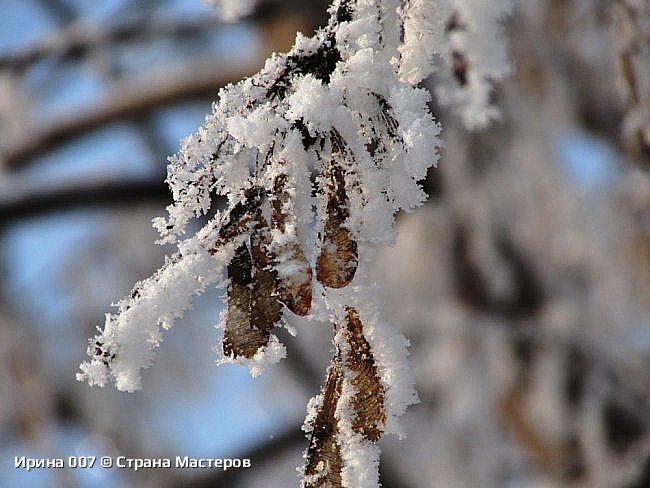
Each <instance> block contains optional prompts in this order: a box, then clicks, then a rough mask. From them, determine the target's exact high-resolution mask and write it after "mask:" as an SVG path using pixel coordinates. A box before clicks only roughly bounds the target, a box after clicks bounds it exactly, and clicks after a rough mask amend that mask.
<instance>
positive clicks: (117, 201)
mask: <svg viewBox="0 0 650 488" xmlns="http://www.w3.org/2000/svg"><path fill="white" fill-rule="evenodd" d="M170 201H171V195H170V193H169V189H168V188H167V185H165V184H164V182H163V181H162V178H161V179H160V180H157V181H137V180H136V181H128V182H121V181H119V182H118V181H111V182H102V183H99V184H90V185H87V186H84V187H80V186H74V187H68V188H63V189H59V190H56V191H52V192H50V193H31V194H29V195H26V196H24V197H22V198H16V199H14V200H12V201H8V202H0V223H1V224H0V230H2V226H4V225H8V224H10V223H12V222H14V221H16V220H20V219H24V218H27V217H33V216H35V215H39V214H42V213H47V212H55V211H60V210H69V209H73V208H90V207H98V206H100V207H103V206H109V207H122V206H127V205H129V206H130V205H133V204H135V203H142V202H156V203H160V204H161V206H162V205H165V204H167V203H169V202H170Z"/></svg>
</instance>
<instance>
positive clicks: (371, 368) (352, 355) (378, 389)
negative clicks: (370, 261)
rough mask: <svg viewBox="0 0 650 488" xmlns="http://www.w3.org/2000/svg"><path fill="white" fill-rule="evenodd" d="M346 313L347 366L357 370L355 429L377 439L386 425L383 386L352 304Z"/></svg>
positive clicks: (372, 438)
mask: <svg viewBox="0 0 650 488" xmlns="http://www.w3.org/2000/svg"><path fill="white" fill-rule="evenodd" d="M346 312H347V313H346V324H345V329H344V333H343V334H344V337H345V341H346V342H347V344H348V346H349V348H350V349H349V351H348V354H347V355H346V358H345V365H346V366H347V367H348V368H349V369H350V370H351V371H353V372H355V373H357V374H356V376H355V377H354V378H352V379H351V380H350V383H351V384H352V386H353V387H354V388H355V389H356V394H355V395H354V397H353V399H352V408H353V410H354V412H355V414H356V415H355V418H354V421H353V423H352V428H353V429H354V431H355V432H357V433H359V434H362V435H363V436H364V437H365V438H366V439H368V440H369V441H372V442H377V441H378V440H379V439H380V438H381V436H382V433H383V431H384V426H385V424H386V410H385V406H384V400H385V392H384V386H383V385H382V384H381V381H380V380H379V375H378V374H377V366H376V364H375V358H374V356H373V354H372V350H371V349H370V344H369V343H368V341H367V340H366V338H365V337H364V335H363V324H362V323H361V320H359V314H358V313H357V311H356V310H355V309H354V308H352V307H346Z"/></svg>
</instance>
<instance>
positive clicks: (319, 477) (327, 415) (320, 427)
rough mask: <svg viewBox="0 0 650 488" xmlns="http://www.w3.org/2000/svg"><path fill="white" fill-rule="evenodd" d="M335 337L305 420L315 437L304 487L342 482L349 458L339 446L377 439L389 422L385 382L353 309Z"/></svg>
mask: <svg viewBox="0 0 650 488" xmlns="http://www.w3.org/2000/svg"><path fill="white" fill-rule="evenodd" d="M337 336H338V337H339V338H340V341H339V343H338V344H337V349H336V352H335V354H334V357H333V358H332V361H331V363H330V367H329V370H328V373H327V380H326V382H325V385H324V386H323V389H322V392H321V395H320V398H319V400H320V401H319V402H318V403H317V407H316V415H315V418H314V420H313V422H312V423H308V424H307V430H309V431H310V434H311V436H310V441H309V447H308V448H307V451H306V452H305V460H306V461H305V479H304V481H303V487H304V488H316V487H322V486H344V485H343V483H342V480H343V479H344V478H346V476H345V475H344V470H345V466H346V462H345V460H344V459H343V454H342V449H341V445H342V444H343V443H344V442H345V439H346V437H350V435H353V436H354V435H359V436H361V442H362V443H375V442H377V441H378V440H379V439H380V438H381V436H382V434H383V432H384V428H385V425H386V406H385V403H384V401H385V396H384V393H385V392H384V386H383V384H382V381H381V379H380V378H379V375H378V372H377V365H376V363H375V358H374V355H373V352H372V350H371V347H370V344H369V343H368V341H367V339H366V338H365V336H364V331H363V324H362V323H361V320H360V319H359V314H358V312H357V311H356V310H355V309H354V308H352V307H346V309H345V318H344V319H343V322H342V324H341V325H340V326H339V332H338V334H337ZM343 392H347V393H348V394H347V395H344V394H343ZM347 412H350V414H348V413H347ZM346 431H347V432H346ZM342 434H343V435H342Z"/></svg>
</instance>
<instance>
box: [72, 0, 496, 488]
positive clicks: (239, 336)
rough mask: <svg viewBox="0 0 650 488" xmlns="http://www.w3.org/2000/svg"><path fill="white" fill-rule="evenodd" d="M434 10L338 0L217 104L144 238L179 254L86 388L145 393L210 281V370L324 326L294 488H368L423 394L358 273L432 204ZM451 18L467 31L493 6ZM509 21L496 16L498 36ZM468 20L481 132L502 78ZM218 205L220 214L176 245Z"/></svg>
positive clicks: (128, 302) (149, 282) (437, 31)
mask: <svg viewBox="0 0 650 488" xmlns="http://www.w3.org/2000/svg"><path fill="white" fill-rule="evenodd" d="M222 3H223V2H222ZM438 3H440V5H443V6H446V5H447V4H446V3H444V2H427V1H420V2H418V1H412V2H401V1H398V0H382V1H369V0H356V1H353V0H335V1H334V2H333V3H332V5H331V7H330V9H329V14H330V18H329V22H328V24H327V25H326V26H325V27H324V28H322V29H320V30H319V31H318V32H317V33H316V35H315V36H314V37H311V38H307V37H305V36H303V35H302V34H298V36H297V38H296V42H295V45H294V46H293V48H292V49H291V50H290V51H289V52H288V53H286V54H274V55H273V56H272V57H271V58H269V59H268V60H267V62H266V64H265V66H264V68H263V69H262V70H261V71H260V72H259V73H257V74H256V75H254V76H252V77H250V78H248V79H245V80H243V81H241V82H240V83H238V84H236V85H230V86H228V87H226V88H225V89H223V90H221V91H220V93H219V100H218V101H217V102H215V103H214V106H213V112H212V114H210V115H209V116H207V117H206V121H205V124H204V125H203V126H202V127H201V128H200V129H199V130H198V131H197V132H196V133H195V134H192V135H190V136H189V137H187V138H186V139H184V140H183V141H182V145H181V150H180V152H179V153H178V154H177V155H175V156H173V157H172V158H170V164H169V166H168V177H167V182H168V184H169V187H170V189H171V191H172V194H173V198H174V203H173V204H172V205H170V206H169V207H168V208H167V211H168V216H167V217H166V218H162V217H161V218H157V219H155V221H154V226H155V227H156V228H157V230H158V231H159V233H160V236H161V239H160V242H161V243H174V244H176V245H177V246H178V252H177V254H176V255H175V256H174V257H173V258H171V259H168V261H167V262H166V264H165V266H163V268H161V269H160V270H159V271H158V272H157V273H156V274H155V275H154V276H152V277H151V278H148V279H146V280H144V281H142V282H140V283H138V284H137V285H136V286H135V288H134V289H133V292H132V294H131V296H130V297H126V298H125V299H123V300H122V301H121V302H120V303H119V304H118V306H119V309H118V312H117V313H115V314H109V315H107V317H106V323H105V326H104V329H103V330H101V331H100V333H99V334H98V335H97V336H96V337H95V338H94V339H92V340H91V342H90V347H89V349H88V354H89V356H90V361H88V362H85V363H83V364H82V365H81V370H82V372H81V373H80V374H79V375H78V378H79V379H80V380H85V381H88V382H89V383H90V384H91V385H100V386H103V385H105V384H107V383H108V382H113V383H115V385H116V386H117V388H118V389H120V390H126V391H133V390H136V389H138V388H140V386H141V378H140V375H141V371H142V370H143V369H145V368H148V367H149V366H150V365H151V362H152V360H153V357H154V354H155V351H156V349H157V348H158V346H159V344H160V342H161V340H162V332H163V330H165V329H168V328H169V327H171V326H172V324H173V321H174V320H175V319H176V318H178V317H180V316H182V314H183V313H184V311H185V310H186V309H187V308H188V307H189V305H190V301H191V297H192V296H193V295H194V294H198V293H201V292H202V291H204V290H205V288H206V287H207V286H211V285H218V286H224V287H226V289H227V293H226V295H227V296H226V300H227V309H226V310H225V311H224V313H223V314H222V317H221V320H220V323H219V328H220V329H221V330H222V331H223V337H222V341H221V345H220V347H218V348H217V352H218V360H219V362H232V363H240V364H245V365H247V366H248V367H249V368H250V370H251V373H252V374H253V375H257V374H259V373H260V372H261V371H262V370H263V369H264V368H265V367H266V366H268V365H270V364H272V363H275V362H277V361H279V360H280V359H281V358H282V357H283V356H284V355H285V349H284V346H283V345H282V344H281V343H280V342H279V340H278V339H277V337H276V335H275V334H274V333H273V332H274V329H275V328H277V327H281V326H282V325H283V324H284V317H285V315H287V314H295V315H299V316H306V317H308V318H309V319H315V320H322V321H327V322H330V323H331V324H332V326H333V342H334V345H335V353H334V356H333V358H332V360H331V364H330V367H329V370H328V373H327V379H326V381H325V385H324V386H323V389H322V392H321V394H320V395H318V396H316V397H315V398H314V399H313V400H312V401H311V402H310V405H309V408H308V416H307V420H306V421H305V426H304V428H305V431H306V432H307V433H308V434H309V438H310V442H309V447H308V448H307V451H306V453H305V467H304V471H303V474H304V480H303V486H305V487H315V486H325V485H328V483H329V485H331V486H346V487H355V488H363V487H376V486H378V476H379V475H378V469H377V466H378V462H379V449H378V447H377V445H376V443H377V441H378V440H379V439H380V438H381V437H382V435H383V434H384V432H388V433H397V434H400V433H401V431H400V428H399V425H398V422H397V419H398V417H399V416H400V415H401V414H402V413H403V412H404V410H405V409H406V407H407V406H408V405H410V404H413V403H415V402H417V401H418V399H417V395H416V393H415V390H414V385H413V376H412V373H411V371H410V369H409V367H408V365H407V362H406V357H407V345H408V342H407V341H406V339H404V337H402V336H401V335H400V334H399V333H397V332H396V331H395V330H394V329H393V328H392V327H391V326H390V325H389V324H387V323H386V322H385V321H384V320H383V319H382V318H381V317H380V316H379V313H378V310H379V307H378V304H377V301H378V300H377V296H378V293H377V292H376V290H375V287H374V285H373V284H372V283H371V282H370V280H369V279H368V268H369V264H370V263H371V261H372V258H373V251H374V249H375V248H376V247H377V246H379V245H390V244H393V243H394V242H395V239H396V236H395V231H394V225H393V224H394V218H395V214H396V213H397V212H399V211H401V210H404V211H410V210H412V209H414V208H416V207H418V206H419V205H421V204H422V203H423V202H424V200H425V199H426V194H425V193H424V191H423V189H422V187H421V185H420V181H421V180H423V179H424V178H425V176H426V172H427V169H428V168H429V167H431V166H432V165H433V164H435V162H436V160H437V157H438V156H437V150H438V148H439V146H440V140H439V132H440V127H439V126H438V124H436V123H435V122H434V120H433V117H432V115H431V113H430V112H429V109H428V102H429V95H428V92H427V91H425V90H424V89H422V88H420V87H419V86H417V84H418V83H419V82H420V81H421V80H422V79H423V78H424V77H425V76H426V75H427V74H428V73H429V72H431V70H432V69H433V68H432V62H433V57H432V55H431V53H432V51H430V50H429V51H426V52H424V53H423V54H421V53H417V52H416V51H418V50H419V49H420V48H422V47H423V46H424V45H425V44H426V43H423V42H421V40H419V39H417V36H415V34H414V29H416V28H418V26H419V25H420V24H419V23H418V22H420V21H422V22H425V23H427V22H431V26H429V27H427V35H428V36H429V37H430V39H437V40H438V41H439V43H440V44H441V47H440V49H442V51H441V52H447V51H448V50H449V46H450V45H452V44H453V42H456V41H452V40H451V39H452V37H453V36H451V35H449V32H450V30H449V29H447V30H444V27H443V24H441V22H439V20H440V19H444V18H446V17H445V16H443V17H440V16H439V15H438V16H436V15H437V14H434V13H433V12H434V11H435V9H436V8H437V7H438V6H439V5H438ZM463 5H464V4H463ZM472 5H473V4H472ZM476 5H477V7H476V8H477V9H479V7H480V5H479V3H478V2H477V4H476ZM447 7H448V9H447V10H442V12H448V13H449V14H450V15H452V14H454V15H456V16H457V17H458V18H459V19H460V18H461V17H462V16H463V14H468V15H475V14H477V13H485V12H483V10H485V8H486V7H481V8H483V10H480V11H475V10H471V11H469V12H465V11H464V10H462V9H461V8H460V7H459V6H454V8H456V9H457V10H454V9H453V8H452V7H449V6H447ZM468 8H469V7H468ZM504 10H505V9H496V10H490V12H491V15H490V16H488V17H487V23H488V25H489V26H491V27H490V28H495V27H494V25H493V24H494V23H495V22H496V19H498V18H499V16H500V15H501V13H503V11H504ZM436 19H438V21H437V20H436ZM467 22H468V23H467V28H466V29H463V30H466V33H467V36H465V37H466V38H467V42H465V41H462V42H461V41H458V46H456V45H454V46H455V47H453V49H456V48H457V49H458V50H460V49H461V48H462V49H464V51H463V53H464V55H466V56H467V57H468V58H467V59H469V60H470V62H471V63H472V69H471V70H469V69H468V71H467V73H466V75H467V79H468V80H470V81H469V82H468V83H467V84H468V86H469V88H468V90H469V91H468V92H467V95H468V96H469V99H467V100H469V101H467V100H466V99H465V98H463V96H464V95H463V96H458V97H456V98H455V99H453V100H452V102H451V103H452V105H454V106H456V107H461V110H465V109H467V110H470V108H468V107H470V106H471V110H472V111H473V112H472V113H473V117H474V118H475V119H476V120H479V121H481V123H485V122H487V121H488V120H489V119H490V118H491V117H492V116H493V114H492V112H490V109H489V107H488V105H489V104H488V103H487V102H486V100H487V95H486V96H485V97H483V98H481V97H480V96H479V97H478V102H476V103H474V102H475V101H476V100H475V98H476V92H477V90H478V91H479V92H481V90H483V91H482V92H481V93H484V94H485V93H487V92H488V91H489V89H483V88H481V86H482V84H483V83H487V77H488V76H489V75H494V77H495V78H496V77H497V75H496V74H495V73H496V72H497V71H498V70H499V68H497V69H496V71H494V72H492V71H489V70H488V67H487V65H481V64H480V63H479V62H478V61H475V60H474V59H473V56H474V55H475V52H476V51H473V49H474V50H478V49H479V47H478V46H474V45H473V44H472V43H473V42H475V41H477V40H478V41H480V40H481V38H480V36H484V35H487V34H485V32H483V30H481V29H482V27H481V25H482V24H481V23H480V22H478V24H477V25H474V24H470V23H469V20H468V21H467ZM477 29H478V31H479V34H480V35H479V37H477V38H475V37H472V35H473V33H474V31H475V30H477ZM402 34H404V35H402ZM414 36H415V37H414ZM461 37H462V36H461ZM465 37H463V39H465ZM445 46H446V47H445ZM427 49H428V48H427ZM445 50H447V51H445ZM490 59H492V58H490ZM488 61H489V60H488ZM416 65H418V66H419V67H418V68H416V67H415V66H416ZM472 97H474V99H473V98H472ZM466 101H467V103H465V102H466ZM468 113H469V112H468ZM472 120H473V121H474V122H476V120H474V119H472ZM468 125H469V124H468ZM217 196H223V197H225V198H226V199H227V205H226V208H225V209H224V210H223V211H217V212H216V215H215V216H214V218H212V219H210V221H209V222H208V224H207V225H205V226H204V227H203V228H202V229H201V230H200V231H199V232H197V233H196V234H195V235H194V236H189V237H188V236H186V234H187V229H188V224H189V223H190V222H191V221H193V220H194V219H196V218H198V217H200V216H203V215H207V214H208V212H209V211H210V210H211V209H212V207H213V206H214V202H215V197H217ZM329 485H328V486H329Z"/></svg>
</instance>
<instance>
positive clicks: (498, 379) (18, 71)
mask: <svg viewBox="0 0 650 488" xmlns="http://www.w3.org/2000/svg"><path fill="white" fill-rule="evenodd" d="M326 6H327V2H326V1H321V0H319V1H311V2H303V1H297V0H294V1H292V0H276V1H273V0H267V1H261V2H260V3H259V4H258V6H257V8H256V10H255V11H254V12H253V13H252V14H251V15H250V16H248V17H246V18H244V19H242V20H241V21H240V22H238V23H230V24H225V23H220V22H219V21H218V20H217V19H216V17H215V16H214V15H213V13H212V11H211V9H210V8H209V7H208V6H206V5H205V4H204V3H201V2H200V1H199V0H139V1H137V2H133V1H129V0H101V1H97V0H92V1H91V0H0V486H3V487H4V486H21V487H41V486H66V487H67V486H69V487H86V486H89V487H90V486H93V487H94V486H97V485H99V484H101V485H102V486H105V487H128V486H138V487H141V486H152V487H154V486H155V487H160V486H166V487H167V486H168V487H173V486H179V487H180V486H189V487H193V486H195V487H198V486H227V487H258V486H259V487H262V486H264V487H287V486H295V485H296V476H297V473H296V470H295V468H296V466H298V465H300V464H301V461H302V459H301V452H302V450H303V449H304V448H305V446H306V440H305V438H304V435H303V433H302V432H301V431H300V428H299V427H300V425H301V424H302V421H303V417H304V413H305V405H306V403H307V401H308V399H309V398H310V397H312V396H313V395H314V394H316V393H317V392H318V390H319V385H320V383H321V381H322V380H323V377H324V374H325V373H324V372H325V368H326V366H327V364H328V358H329V355H330V342H329V341H330V333H331V330H330V327H329V326H328V325H327V324H312V323H309V322H300V323H298V322H295V323H294V324H293V325H295V327H296V330H297V332H298V335H297V337H295V338H292V337H286V335H287V334H285V336H283V337H282V339H283V341H284V342H285V344H286V345H287V349H288V358H287V359H286V360H284V361H282V362H281V363H280V364H279V365H277V366H275V367H274V368H272V369H271V370H269V371H267V372H266V373H265V374H264V375H263V376H262V377H260V378H257V379H255V380H253V379H251V378H250V376H249V374H248V371H247V369H245V368H242V367H235V366H221V367H217V366H215V364H214V358H215V355H214V352H213V351H212V350H211V348H212V346H214V345H215V344H216V342H217V331H216V330H215V329H214V327H213V325H214V324H215V323H216V322H217V321H218V314H219V312H220V310H221V309H222V308H223V305H224V304H223V297H222V295H223V290H211V291H209V292H207V293H206V294H204V295H203V296H202V297H200V298H199V299H197V300H195V304H194V309H193V310H192V311H191V312H190V313H188V314H187V316H186V317H185V318H184V319H183V320H182V321H180V322H179V323H178V324H177V325H176V326H175V327H174V328H173V329H172V330H171V331H170V332H169V333H168V334H166V336H165V337H166V339H165V342H164V343H163V345H162V347H161V348H160V351H159V353H158V356H157V360H156V363H155V365H154V366H153V367H152V368H151V369H149V370H147V371H146V372H145V375H144V378H143V382H144V387H143V390H142V391H139V392H137V393H133V394H126V393H121V392H117V391H116V390H114V389H113V388H112V387H107V388H104V389H98V388H89V387H88V386H87V385H85V384H81V383H77V382H76V381H75V379H74V378H75V373H76V372H77V368H78V364H79V362H80V361H82V360H83V359H84V358H85V350H86V347H87V339H88V338H89V337H91V336H92V335H94V332H95V327H96V326H97V325H100V324H102V323H103V316H104V313H106V312H109V311H111V310H112V309H111V306H110V304H111V302H114V301H116V300H118V299H119V298H121V297H122V296H124V295H126V294H128V293H129V291H130V289H131V286H132V285H133V283H134V282H135V281H137V280H138V279H142V278H145V277H147V276H149V275H150V274H151V273H152V272H153V271H155V270H156V269H157V268H158V267H159V266H160V265H161V264H162V262H163V259H164V255H165V253H169V252H171V249H169V248H167V249H166V248H164V247H161V246H156V245H154V244H153V242H154V240H155V239H156V237H157V236H156V234H155V232H154V231H153V230H152V228H151V218H153V217H155V216H160V215H163V214H164V207H165V206H166V205H167V204H169V203H170V202H171V195H170V194H169V192H168V191H167V188H166V185H165V183H164V178H165V174H166V169H165V167H166V157H167V155H169V154H172V153H174V152H176V150H177V148H178V144H179V141H180V139H181V138H182V137H184V136H185V135H187V134H189V133H191V132H193V131H194V130H195V129H196V128H197V127H198V126H199V125H200V124H201V123H202V121H203V117H204V116H205V114H207V113H208V112H209V111H210V104H211V102H212V101H213V100H214V99H215V98H216V94H217V90H218V88H219V87H221V86H224V85H225V84H227V83H231V82H236V81H238V80H239V79H241V78H243V77H245V76H247V75H249V74H252V73H254V72H255V71H257V70H258V69H259V68H260V67H261V66H262V65H263V62H264V60H265V58H266V57H267V56H268V54H269V53H270V52H272V51H285V50H287V49H288V48H289V47H290V46H291V44H292V43H293V40H294V37H295V33H296V31H298V30H299V31H302V32H303V33H304V34H306V35H310V34H311V33H312V32H313V29H314V28H315V27H316V26H318V25H322V24H323V23H324V22H325V19H326V15H325V9H326ZM649 10H650V8H648V7H647V6H646V5H645V2H644V1H642V0H641V1H635V0H627V1H614V0H611V1H604V2H590V1H583V0H567V1H563V2H558V1H556V0H540V1H539V2H516V7H515V10H514V13H513V15H512V17H511V18H510V19H509V20H508V21H507V22H506V23H505V26H504V29H505V33H506V35H507V36H509V49H510V55H511V59H512V61H513V66H514V68H515V74H514V75H513V76H512V77H511V78H510V79H508V80H507V81H506V82H505V83H504V84H503V85H501V86H499V87H498V89H497V91H496V93H495V101H496V103H497V105H498V106H500V107H501V109H502V119H501V121H499V122H497V123H495V124H494V125H493V126H492V127H490V128H488V129H484V130H479V131H474V132H468V131H467V130H465V129H464V128H463V125H462V124H461V122H460V121H459V120H457V119H456V118H455V116H454V115H453V114H452V113H449V112H447V111H446V110H445V109H443V108H442V107H441V106H439V105H438V104H437V103H436V102H435V101H434V102H433V103H432V110H433V112H434V114H435V116H436V118H438V119H439V120H440V121H441V123H442V125H443V138H444V140H445V144H446V146H445V149H444V151H443V154H442V158H441V161H440V164H439V168H438V169H434V170H432V171H431V172H430V174H429V177H428V179H427V181H426V186H427V190H428V192H429V193H430V200H429V202H428V203H427V205H426V206H425V207H424V208H422V209H419V210H417V211H416V212H414V213H411V214H408V215H400V216H398V220H397V226H398V230H399V237H398V244H397V246H396V247H395V248H392V249H386V250H382V251H381V252H379V254H378V258H377V274H376V279H377V281H378V282H379V283H380V284H381V285H382V286H383V293H384V302H385V315H386V316H387V317H388V318H389V319H390V320H391V322H393V323H394V324H395V326H396V327H398V328H399V329H400V330H401V331H402V332H403V333H404V334H405V335H406V336H407V337H408V338H409V339H410V341H411V348H410V350H411V361H412V364H413V366H414V369H415V372H416V379H417V388H418V391H419V394H420V398H421V400H422V401H421V403H420V404H419V405H417V406H415V407H412V408H410V409H409V410H408V411H407V413H406V415H405V416H404V418H403V423H404V426H405V431H406V434H407V435H408V437H407V438H406V439H404V440H401V441H400V440H397V439H395V438H387V439H385V440H383V441H382V450H383V457H382V464H381V473H382V477H383V480H384V486H387V487H391V488H401V487H404V488H406V487H418V488H427V487H470V486H484V487H492V486H495V487H501V486H513V487H519V486H521V487H529V486H530V487H533V486H535V487H541V486H590V487H592V486H601V487H629V488H633V487H639V488H642V487H646V486H650V87H649V84H650V81H649V80H650V12H649ZM434 76H435V75H434ZM91 455H94V456H102V455H109V456H113V457H114V458H115V457H116V456H118V455H123V456H126V457H129V458H172V459H173V458H175V457H176V456H190V457H212V458H234V457H240V458H250V459H251V460H252V467H251V468H250V469H247V470H229V471H227V472H223V471H220V470H208V469H194V470H176V469H164V470H143V471H138V472H134V471H133V470H129V469H115V468H113V469H101V468H99V467H96V468H93V469H74V470H73V469H65V470H55V469H37V470H33V471H30V472H26V471H25V470H24V469H16V468H14V458H15V457H16V456H18V457H20V456H26V457H29V458H39V459H41V458H42V459H45V458H68V457H69V456H91Z"/></svg>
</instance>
